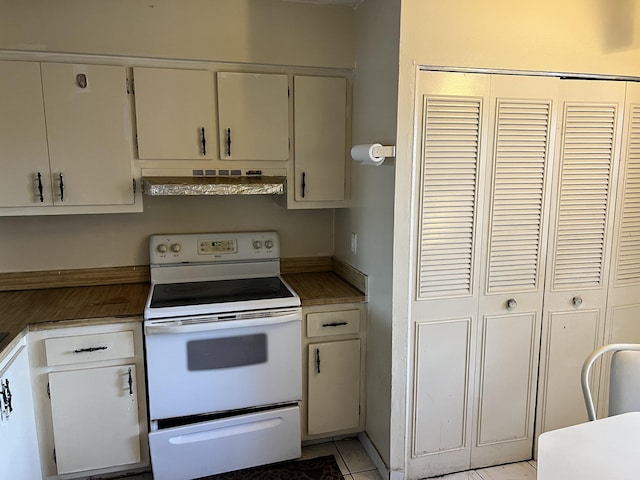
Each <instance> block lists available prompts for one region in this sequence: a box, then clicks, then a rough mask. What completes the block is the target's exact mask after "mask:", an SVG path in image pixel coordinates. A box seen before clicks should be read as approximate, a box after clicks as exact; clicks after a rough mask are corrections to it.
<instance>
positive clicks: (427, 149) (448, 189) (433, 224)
mask: <svg viewBox="0 0 640 480" xmlns="http://www.w3.org/2000/svg"><path fill="white" fill-rule="evenodd" d="M481 111H482V101H481V100H479V99H474V98H464V97H460V98H455V99H454V98H429V99H427V100H426V101H425V105H424V112H425V113H424V115H425V122H424V132H423V138H424V145H423V155H422V205H421V226H420V228H421V239H420V253H419V255H420V258H419V275H418V283H419V285H418V298H425V299H426V298H440V297H448V296H459V295H468V294H470V292H471V289H472V272H473V268H472V265H473V242H474V222H475V209H476V191H477V190H476V189H477V181H478V156H479V139H480V116H481Z"/></svg>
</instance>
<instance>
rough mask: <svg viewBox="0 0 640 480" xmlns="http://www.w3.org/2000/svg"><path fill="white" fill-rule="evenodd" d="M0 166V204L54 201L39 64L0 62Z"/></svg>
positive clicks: (27, 204)
mask: <svg viewBox="0 0 640 480" xmlns="http://www.w3.org/2000/svg"><path fill="white" fill-rule="evenodd" d="M0 167H1V168H2V175H0V205H2V206H3V207H26V206H37V205H50V204H51V203H52V198H51V182H50V180H49V153H48V151H47V133H46V130H45V122H44V106H43V102H42V85H41V82H40V64H39V63H35V62H8V61H7V62H0ZM39 187H41V188H42V189H41V190H40V189H39Z"/></svg>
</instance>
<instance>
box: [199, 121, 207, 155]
mask: <svg viewBox="0 0 640 480" xmlns="http://www.w3.org/2000/svg"><path fill="white" fill-rule="evenodd" d="M200 141H201V142H202V155H206V154H207V138H206V137H205V132H204V127H202V128H201V129H200Z"/></svg>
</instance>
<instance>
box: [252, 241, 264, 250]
mask: <svg viewBox="0 0 640 480" xmlns="http://www.w3.org/2000/svg"><path fill="white" fill-rule="evenodd" d="M253 248H255V249H256V250H259V249H261V248H262V240H254V241H253Z"/></svg>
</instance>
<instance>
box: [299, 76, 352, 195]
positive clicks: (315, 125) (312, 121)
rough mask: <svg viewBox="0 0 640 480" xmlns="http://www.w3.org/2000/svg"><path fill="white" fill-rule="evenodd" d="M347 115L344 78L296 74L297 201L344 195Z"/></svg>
mask: <svg viewBox="0 0 640 480" xmlns="http://www.w3.org/2000/svg"><path fill="white" fill-rule="evenodd" d="M346 118H347V81H346V79H345V78H338V77H303V76H297V77H295V79H294V131H295V133H294V139H295V142H294V148H295V161H294V170H295V181H294V183H293V185H294V191H295V200H296V202H305V201H306V202H312V201H338V200H344V199H345V192H346V168H345V162H346V160H345V159H346V131H347V125H346Z"/></svg>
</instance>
